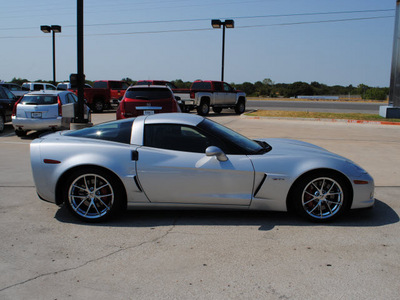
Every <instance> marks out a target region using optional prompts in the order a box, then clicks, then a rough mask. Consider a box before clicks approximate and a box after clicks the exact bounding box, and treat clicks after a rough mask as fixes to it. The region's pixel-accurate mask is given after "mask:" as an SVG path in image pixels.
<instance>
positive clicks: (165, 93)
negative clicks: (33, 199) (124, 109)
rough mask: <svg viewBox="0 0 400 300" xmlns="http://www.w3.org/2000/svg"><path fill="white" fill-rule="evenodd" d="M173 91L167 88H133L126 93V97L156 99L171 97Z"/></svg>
mask: <svg viewBox="0 0 400 300" xmlns="http://www.w3.org/2000/svg"><path fill="white" fill-rule="evenodd" d="M171 97H172V93H171V91H170V90H169V89H166V88H147V87H146V88H131V89H128V90H127V91H126V93H125V98H129V99H144V100H156V99H166V98H171Z"/></svg>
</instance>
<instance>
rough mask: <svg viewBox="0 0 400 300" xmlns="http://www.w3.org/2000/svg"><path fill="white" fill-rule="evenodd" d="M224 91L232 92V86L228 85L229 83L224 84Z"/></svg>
mask: <svg viewBox="0 0 400 300" xmlns="http://www.w3.org/2000/svg"><path fill="white" fill-rule="evenodd" d="M224 91H225V92H231V91H232V88H231V86H230V85H229V84H227V83H224Z"/></svg>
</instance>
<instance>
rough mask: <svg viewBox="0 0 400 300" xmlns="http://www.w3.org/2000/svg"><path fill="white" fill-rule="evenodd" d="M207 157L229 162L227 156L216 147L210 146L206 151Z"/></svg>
mask: <svg viewBox="0 0 400 300" xmlns="http://www.w3.org/2000/svg"><path fill="white" fill-rule="evenodd" d="M206 155H207V156H216V157H217V159H218V160H219V161H227V160H228V157H226V154H225V153H224V152H223V151H222V150H221V149H220V148H218V147H216V146H210V147H208V148H207V149H206Z"/></svg>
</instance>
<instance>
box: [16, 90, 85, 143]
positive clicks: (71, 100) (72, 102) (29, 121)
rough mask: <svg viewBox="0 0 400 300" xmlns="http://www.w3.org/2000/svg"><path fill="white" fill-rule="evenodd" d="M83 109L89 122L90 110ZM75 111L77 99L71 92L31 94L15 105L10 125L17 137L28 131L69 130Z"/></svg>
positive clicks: (39, 92)
mask: <svg viewBox="0 0 400 300" xmlns="http://www.w3.org/2000/svg"><path fill="white" fill-rule="evenodd" d="M85 108H86V109H85V118H87V119H89V120H90V118H91V115H90V109H89V108H88V107H87V106H86V105H85ZM77 109H78V97H77V96H76V95H75V94H74V93H72V92H69V91H38V92H31V93H28V94H25V95H24V96H23V97H22V98H21V99H20V100H18V102H17V103H15V105H14V109H13V115H12V124H13V126H14V129H15V133H16V135H17V136H25V135H26V134H27V132H28V131H30V130H48V129H51V130H58V129H69V128H70V124H71V122H73V120H74V118H75V112H76V111H77Z"/></svg>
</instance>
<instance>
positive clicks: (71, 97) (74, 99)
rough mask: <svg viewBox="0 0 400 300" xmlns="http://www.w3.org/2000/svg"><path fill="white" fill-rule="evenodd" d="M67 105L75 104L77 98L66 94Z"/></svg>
mask: <svg viewBox="0 0 400 300" xmlns="http://www.w3.org/2000/svg"><path fill="white" fill-rule="evenodd" d="M67 99H68V103H77V102H78V97H77V96H76V95H75V94H72V93H71V94H67Z"/></svg>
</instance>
